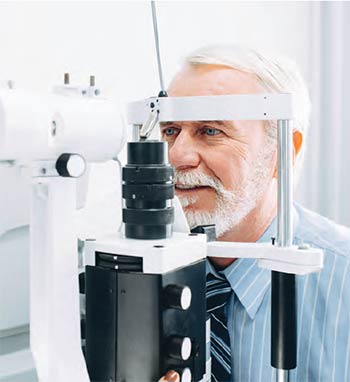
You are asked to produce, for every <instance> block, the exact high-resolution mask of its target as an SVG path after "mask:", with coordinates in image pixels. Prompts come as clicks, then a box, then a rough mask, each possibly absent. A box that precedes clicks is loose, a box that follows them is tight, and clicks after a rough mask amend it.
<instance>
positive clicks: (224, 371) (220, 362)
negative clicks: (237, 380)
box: [206, 273, 232, 382]
mask: <svg viewBox="0 0 350 382" xmlns="http://www.w3.org/2000/svg"><path fill="white" fill-rule="evenodd" d="M231 293H232V288H231V286H230V284H229V283H228V281H227V280H226V279H224V280H221V279H218V278H217V277H215V276H213V275H212V274H211V273H209V274H208V275H207V293H206V296H207V312H208V313H209V314H210V323H211V333H210V352H211V376H212V380H213V381H214V382H216V381H218V382H229V381H231V347H230V336H229V332H228V329H227V318H226V314H225V307H226V304H227V302H228V300H229V297H230V296H231Z"/></svg>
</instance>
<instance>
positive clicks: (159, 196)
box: [123, 183, 174, 201]
mask: <svg viewBox="0 0 350 382" xmlns="http://www.w3.org/2000/svg"><path fill="white" fill-rule="evenodd" d="M123 198H124V199H132V200H134V199H141V200H151V201H153V200H168V199H173V198H174V184H173V183H170V184H123Z"/></svg>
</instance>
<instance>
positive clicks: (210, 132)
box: [203, 127, 221, 136]
mask: <svg viewBox="0 0 350 382" xmlns="http://www.w3.org/2000/svg"><path fill="white" fill-rule="evenodd" d="M203 133H204V134H206V135H210V136H213V135H218V134H220V133H221V131H220V130H218V129H213V128H210V127H206V128H204V129H203Z"/></svg>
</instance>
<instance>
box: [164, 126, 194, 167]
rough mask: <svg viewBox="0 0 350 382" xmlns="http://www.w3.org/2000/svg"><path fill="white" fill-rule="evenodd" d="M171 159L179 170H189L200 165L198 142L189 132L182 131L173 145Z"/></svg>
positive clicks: (170, 151)
mask: <svg viewBox="0 0 350 382" xmlns="http://www.w3.org/2000/svg"><path fill="white" fill-rule="evenodd" d="M169 160H170V163H171V164H172V165H173V166H174V167H175V168H176V169H177V170H187V169H189V168H194V167H197V166H198V165H199V163H200V154H199V152H198V147H197V144H196V142H195V140H194V139H193V138H192V137H191V136H190V135H189V134H188V133H187V132H185V131H182V132H181V133H180V134H179V135H178V136H177V138H176V139H175V142H174V143H173V144H172V145H171V147H170V150H169Z"/></svg>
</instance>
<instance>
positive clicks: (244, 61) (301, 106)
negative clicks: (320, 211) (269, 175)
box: [185, 44, 311, 178]
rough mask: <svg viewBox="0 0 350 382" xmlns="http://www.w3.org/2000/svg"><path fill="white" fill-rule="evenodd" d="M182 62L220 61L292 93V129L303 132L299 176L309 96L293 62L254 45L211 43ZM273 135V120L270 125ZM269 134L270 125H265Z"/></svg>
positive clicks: (269, 87) (273, 88)
mask: <svg viewBox="0 0 350 382" xmlns="http://www.w3.org/2000/svg"><path fill="white" fill-rule="evenodd" d="M185 62H186V63H187V64H191V65H201V64H204V65H205V64H206V65H223V66H228V67H231V68H234V69H238V70H240V71H242V72H247V73H251V74H254V75H256V77H257V79H258V81H259V82H260V83H261V85H262V86H263V87H264V89H266V91H267V92H269V93H292V94H293V108H294V115H295V117H294V121H293V126H294V129H295V130H299V131H301V132H302V133H303V138H304V140H303V145H302V149H301V151H300V153H299V155H298V157H297V161H296V164H295V176H296V178H298V176H299V175H300V169H301V166H302V161H303V157H304V151H305V141H306V137H307V132H308V128H309V119H310V108H311V104H310V97H309V92H308V89H307V86H306V84H305V82H304V80H303V78H302V76H301V74H300V72H299V70H298V68H297V66H296V64H295V63H294V62H293V61H291V60H289V59H287V58H284V57H278V58H276V57H270V56H268V55H265V54H263V53H261V52H258V51H257V50H255V49H251V48H248V47H245V46H241V45H236V44H234V45H210V46H206V47H203V48H200V49H197V50H196V51H194V52H193V53H191V54H190V55H189V56H187V58H186V60H185ZM269 126H270V127H272V128H273V133H272V134H273V135H274V136H276V121H272V122H271V123H270V125H269ZM268 132H269V135H270V134H271V129H268Z"/></svg>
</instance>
